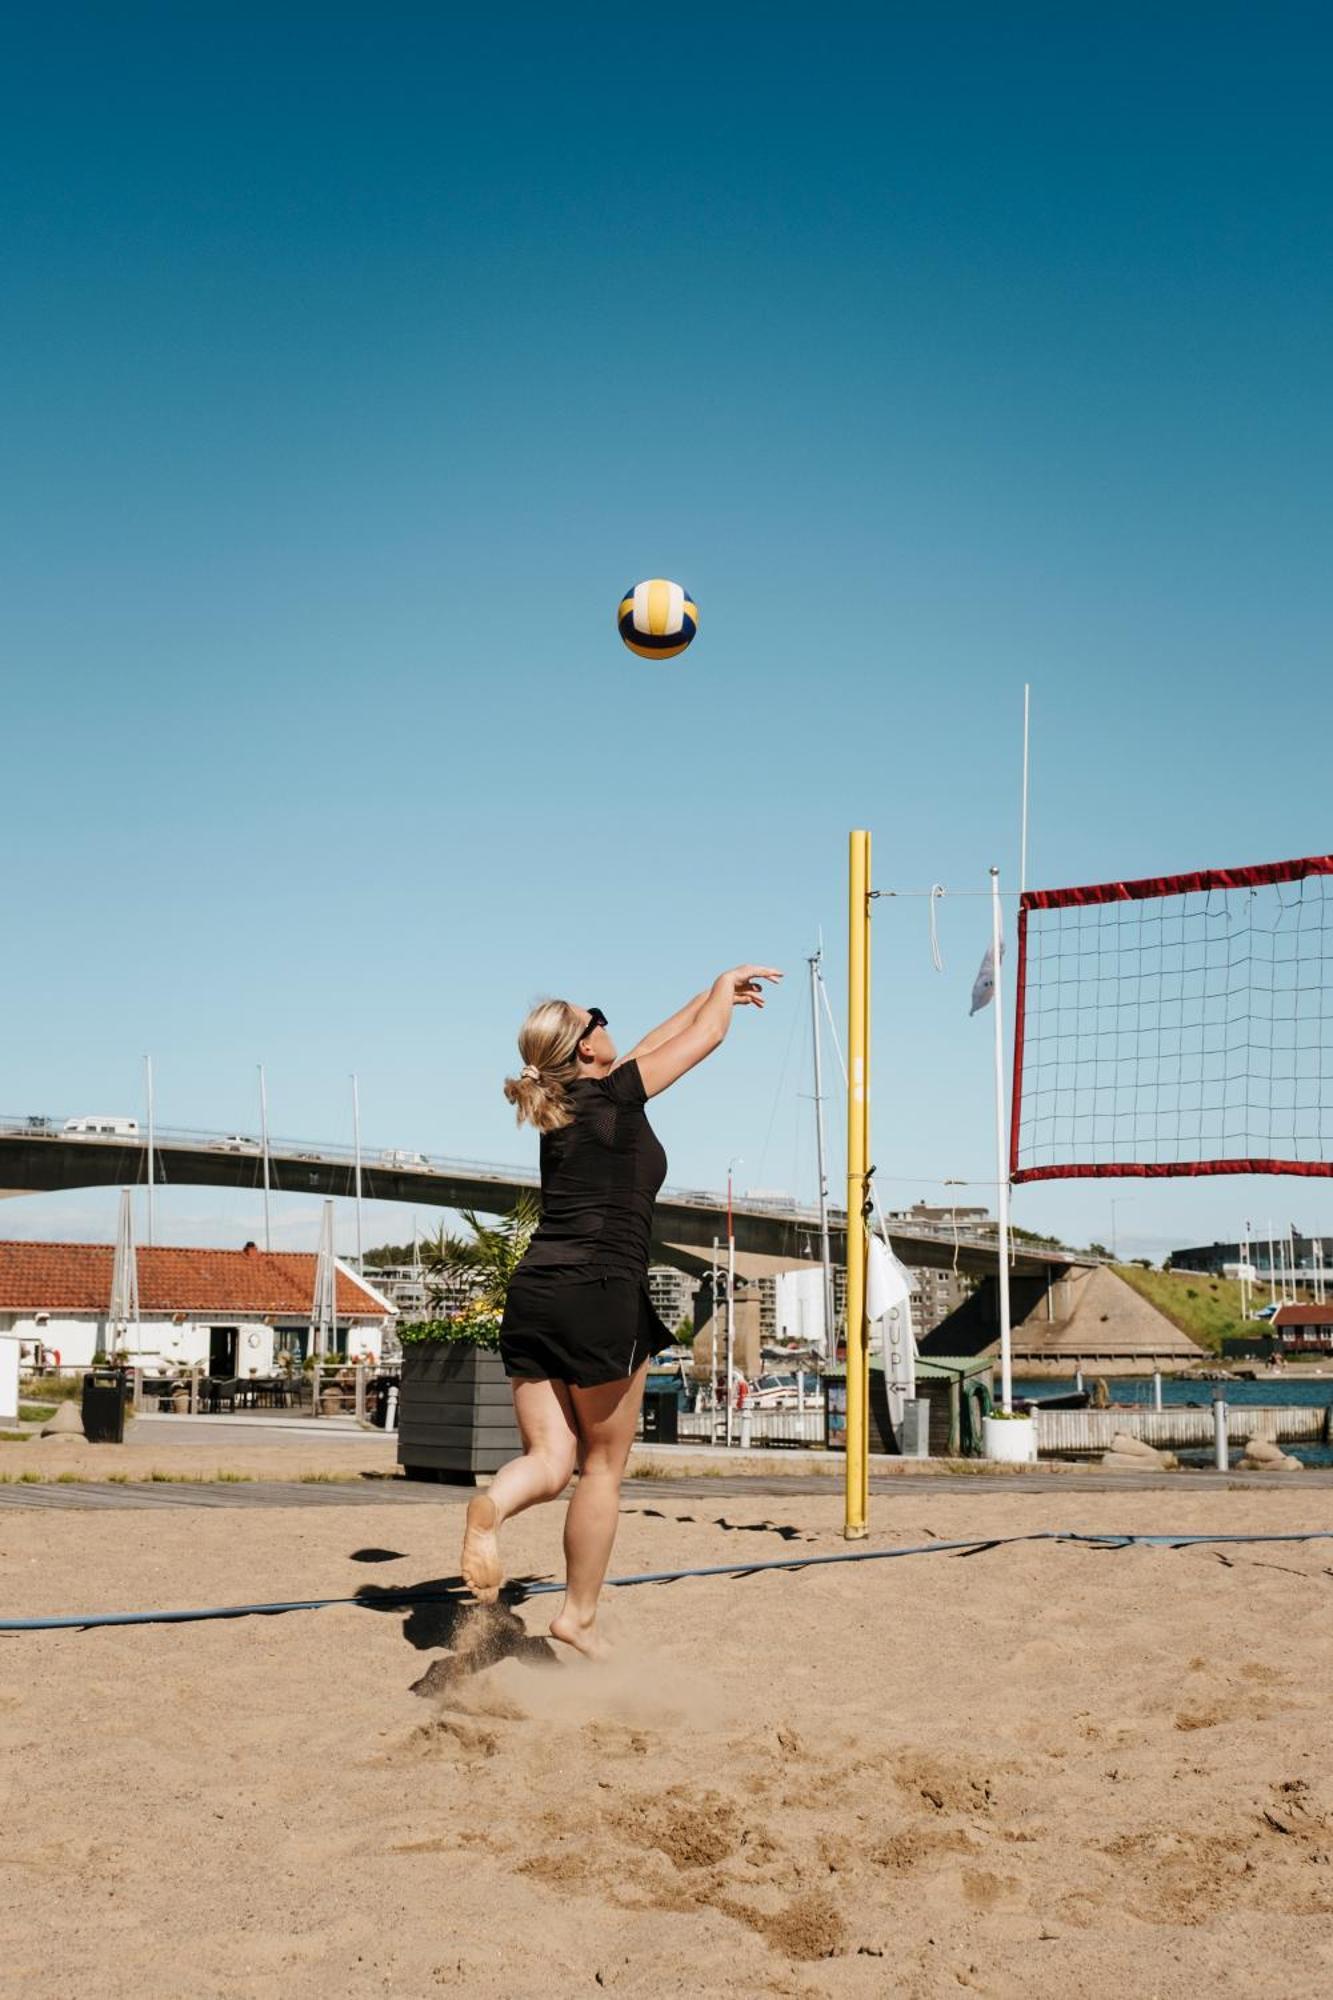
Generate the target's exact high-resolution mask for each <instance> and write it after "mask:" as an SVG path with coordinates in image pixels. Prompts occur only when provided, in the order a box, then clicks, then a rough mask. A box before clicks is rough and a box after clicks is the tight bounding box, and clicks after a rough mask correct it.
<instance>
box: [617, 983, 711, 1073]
mask: <svg viewBox="0 0 1333 2000" xmlns="http://www.w3.org/2000/svg"><path fill="white" fill-rule="evenodd" d="M711 991H712V988H711V987H709V986H705V987H704V990H703V992H702V993H696V994H695V996H694V998H693V1000H687V1001H686V1002H685V1005H684V1006H683V1007H678V1008H677V1009H676V1011H675V1013H674V1014H672V1015H671V1017H670V1018H669V1019H668V1020H666V1021H663V1023H662V1025H661V1027H660V1028H650V1029H649V1030H648V1033H647V1034H646V1035H642V1036H640V1038H639V1040H638V1041H637V1042H636V1043H635V1044H634V1047H633V1048H632V1049H631V1050H630V1051H629V1054H628V1055H627V1056H626V1057H625V1061H626V1062H630V1061H631V1060H633V1061H635V1062H637V1061H638V1059H639V1057H640V1056H646V1055H647V1054H648V1052H649V1050H650V1049H660V1048H661V1046H662V1044H663V1042H669V1041H670V1040H671V1037H672V1036H673V1035H678V1034H679V1033H680V1031H681V1029H682V1028H688V1027H689V1025H690V1023H691V1022H692V1021H693V1020H694V1018H695V1016H696V1015H697V1014H698V1012H699V1009H700V1008H701V1007H702V1006H703V1004H704V1002H705V1000H706V999H707V998H708V995H709V994H710V992H711Z"/></svg>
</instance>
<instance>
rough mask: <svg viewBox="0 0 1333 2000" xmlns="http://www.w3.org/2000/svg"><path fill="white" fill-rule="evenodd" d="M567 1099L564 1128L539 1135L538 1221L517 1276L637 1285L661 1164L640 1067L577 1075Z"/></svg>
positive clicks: (643, 1270) (643, 1264) (642, 1271)
mask: <svg viewBox="0 0 1333 2000" xmlns="http://www.w3.org/2000/svg"><path fill="white" fill-rule="evenodd" d="M569 1095H570V1103H571V1108H572V1110H573V1113H574V1116H573V1118H572V1119H571V1120H570V1122H569V1124H568V1125H562V1126H561V1128H560V1130H559V1131H558V1132H543V1133H542V1143H541V1174H542V1219H541V1222H540V1224H539V1226H538V1229H537V1233H536V1235H535V1236H534V1237H533V1239H532V1242H531V1243H530V1244H529V1246H528V1250H527V1254H526V1256H525V1257H524V1258H523V1261H522V1263H521V1264H520V1266H519V1270H520V1271H521V1272H522V1273H523V1275H524V1276H525V1277H527V1276H528V1275H530V1274H532V1273H535V1272H538V1271H540V1272H542V1273H543V1274H544V1275H545V1274H548V1273H549V1274H550V1275H551V1276H553V1277H554V1276H569V1277H574V1278H604V1277H616V1278H634V1279H636V1280H642V1279H644V1278H645V1277H646V1276H647V1273H648V1256H649V1251H650V1249H651V1246H652V1236H653V1203H654V1201H655V1200H656V1197H657V1191H658V1189H659V1188H660V1187H661V1185H662V1183H663V1181H664V1180H665V1179H666V1171H667V1158H666V1154H665V1152H664V1151H663V1150H662V1143H661V1141H660V1140H659V1138H658V1136H657V1134H656V1133H655V1132H654V1130H653V1128H652V1126H651V1125H650V1124H649V1123H648V1119H647V1115H646V1114H645V1111H644V1105H645V1104H646V1102H647V1094H646V1092H645V1091H644V1087H643V1078H642V1077H641V1076H640V1075H639V1065H638V1064H637V1063H636V1062H634V1061H633V1060H632V1059H631V1060H630V1061H629V1062H624V1063H621V1064H620V1066H619V1068H618V1069H613V1070H612V1071H611V1073H610V1075H609V1076H597V1077H580V1078H579V1079H578V1080H577V1081H576V1082H574V1083H572V1084H571V1085H570V1087H569ZM515 1275H517V1273H516V1274H515Z"/></svg>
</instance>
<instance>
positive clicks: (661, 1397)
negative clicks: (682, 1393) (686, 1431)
mask: <svg viewBox="0 0 1333 2000" xmlns="http://www.w3.org/2000/svg"><path fill="white" fill-rule="evenodd" d="M643 1435H644V1438H645V1440H647V1441H648V1442H650V1443H652V1444H675V1443H676V1441H677V1439H678V1438H679V1436H680V1404H679V1403H678V1402H677V1400H676V1392H675V1390H674V1389H653V1390H651V1391H650V1392H649V1393H648V1394H647V1395H646V1396H645V1397H644V1399H643Z"/></svg>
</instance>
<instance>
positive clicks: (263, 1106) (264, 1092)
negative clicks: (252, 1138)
mask: <svg viewBox="0 0 1333 2000" xmlns="http://www.w3.org/2000/svg"><path fill="white" fill-rule="evenodd" d="M259 1134H260V1140H259V1142H260V1145H261V1146H262V1148H263V1152H264V1248H265V1250H271V1249H272V1248H273V1235H272V1231H271V1229H270V1228H269V1214H268V1191H269V1166H268V1086H267V1084H266V1083H265V1081H264V1065H263V1063H260V1065H259Z"/></svg>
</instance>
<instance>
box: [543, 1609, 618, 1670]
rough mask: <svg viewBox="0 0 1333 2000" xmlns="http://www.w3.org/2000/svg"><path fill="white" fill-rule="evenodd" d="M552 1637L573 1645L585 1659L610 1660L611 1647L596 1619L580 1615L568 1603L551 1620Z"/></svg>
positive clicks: (567, 1644)
mask: <svg viewBox="0 0 1333 2000" xmlns="http://www.w3.org/2000/svg"><path fill="white" fill-rule="evenodd" d="M551 1637H552V1638H553V1639H559V1640H560V1641H561V1643H562V1644H563V1645H566V1646H572V1647H573V1648H574V1651H575V1652H576V1653H582V1654H583V1656H584V1658H585V1659H588V1660H609V1659H610V1657H611V1648H610V1647H609V1646H608V1645H607V1643H606V1640H605V1639H604V1638H603V1637H602V1635H601V1633H600V1632H599V1631H598V1630H597V1624H596V1620H595V1619H592V1618H587V1619H584V1618H580V1617H578V1616H577V1615H576V1614H575V1613H574V1612H573V1611H571V1610H570V1608H569V1606H568V1605H565V1606H564V1607H563V1608H562V1609H561V1610H560V1611H557V1613H556V1615H555V1617H554V1618H553V1619H552V1620H551Z"/></svg>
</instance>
